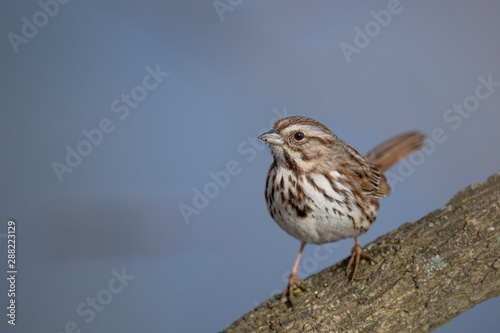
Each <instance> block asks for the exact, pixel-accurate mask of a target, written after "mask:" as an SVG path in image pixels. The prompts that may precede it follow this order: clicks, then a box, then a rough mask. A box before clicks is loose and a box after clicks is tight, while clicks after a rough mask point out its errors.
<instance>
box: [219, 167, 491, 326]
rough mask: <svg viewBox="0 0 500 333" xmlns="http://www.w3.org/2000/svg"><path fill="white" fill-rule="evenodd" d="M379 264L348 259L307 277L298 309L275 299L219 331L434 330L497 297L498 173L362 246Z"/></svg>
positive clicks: (299, 298)
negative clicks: (351, 277)
mask: <svg viewBox="0 0 500 333" xmlns="http://www.w3.org/2000/svg"><path fill="white" fill-rule="evenodd" d="M365 251H366V252H367V253H368V254H370V255H371V256H372V257H373V258H374V259H375V260H376V261H377V262H378V264H372V265H369V264H368V263H367V262H366V261H362V262H361V263H360V267H359V268H360V270H359V272H358V276H357V278H356V280H355V281H353V282H348V281H347V279H346V275H345V268H346V265H347V259H346V260H343V261H341V262H339V263H337V264H335V265H334V266H332V267H329V268H327V269H325V270H323V271H321V272H319V273H317V274H315V275H312V276H310V277H308V278H307V279H304V281H303V282H304V285H305V287H307V288H308V289H309V291H308V292H300V291H298V290H296V293H295V311H292V309H291V307H290V305H289V303H288V302H280V300H279V297H280V296H281V295H276V296H275V297H273V298H271V299H269V300H267V301H265V302H263V303H262V304H261V305H259V306H258V307H257V308H255V309H253V310H252V311H250V312H248V313H247V314H245V315H244V316H243V317H241V318H240V319H238V320H236V321H235V322H234V323H233V324H232V325H231V326H229V327H228V328H227V329H226V330H225V331H224V332H227V333H229V332H274V331H276V332H398V333H399V332H431V331H433V330H434V329H436V328H438V327H439V326H442V325H444V324H445V323H447V322H448V321H450V320H451V319H452V318H454V317H456V316H458V315H459V314H460V313H462V312H464V311H466V310H467V309H469V308H471V307H473V306H475V305H476V304H479V303H481V302H483V301H485V300H487V299H489V298H492V297H494V296H499V295H500V173H499V174H496V175H493V176H491V177H490V178H489V179H488V180H487V181H486V182H484V183H482V184H473V185H470V186H469V187H467V188H465V189H463V190H462V191H460V192H459V193H457V194H456V195H455V196H454V197H453V198H452V199H451V200H450V202H449V203H448V204H447V205H446V206H444V207H443V208H442V209H440V210H437V211H434V212H432V213H430V214H428V215H427V216H425V217H424V218H422V219H420V220H419V221H416V222H414V223H406V224H404V225H402V226H401V227H399V228H398V229H396V230H394V231H391V232H390V233H388V234H387V235H384V236H382V237H380V238H378V239H377V240H375V241H374V242H373V243H370V244H369V245H367V246H366V247H365Z"/></svg>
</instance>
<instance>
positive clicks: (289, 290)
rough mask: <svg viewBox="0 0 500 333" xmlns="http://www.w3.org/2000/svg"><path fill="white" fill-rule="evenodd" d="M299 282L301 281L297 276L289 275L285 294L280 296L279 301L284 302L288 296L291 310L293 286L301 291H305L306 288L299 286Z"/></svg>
mask: <svg viewBox="0 0 500 333" xmlns="http://www.w3.org/2000/svg"><path fill="white" fill-rule="evenodd" d="M301 281H302V279H301V278H300V277H299V276H298V275H297V274H293V273H292V274H290V277H289V278H288V285H287V286H286V289H285V292H284V293H283V295H282V296H281V300H284V299H286V296H287V295H288V299H289V301H290V304H291V305H292V310H293V309H294V305H293V291H294V286H297V288H299V289H301V290H302V291H307V288H306V287H304V286H303V285H301V284H300V282H301Z"/></svg>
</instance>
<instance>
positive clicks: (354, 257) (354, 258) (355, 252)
mask: <svg viewBox="0 0 500 333" xmlns="http://www.w3.org/2000/svg"><path fill="white" fill-rule="evenodd" d="M361 258H363V259H366V260H369V261H373V262H374V263H377V262H376V261H375V259H373V258H372V257H370V256H369V255H368V254H366V253H363V248H362V247H361V244H359V240H358V237H354V247H353V248H352V254H351V259H350V260H349V264H347V269H346V271H345V272H346V274H347V275H349V270H350V269H351V266H352V264H353V263H354V270H353V272H352V277H351V281H353V280H354V278H355V277H356V274H357V273H358V266H359V260H360V259H361Z"/></svg>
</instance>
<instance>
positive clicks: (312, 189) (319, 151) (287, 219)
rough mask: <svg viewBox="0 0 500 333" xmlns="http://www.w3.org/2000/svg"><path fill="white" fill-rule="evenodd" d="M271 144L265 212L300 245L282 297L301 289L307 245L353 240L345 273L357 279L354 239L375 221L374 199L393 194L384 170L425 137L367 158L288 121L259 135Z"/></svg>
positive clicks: (408, 138) (324, 132)
mask: <svg viewBox="0 0 500 333" xmlns="http://www.w3.org/2000/svg"><path fill="white" fill-rule="evenodd" d="M259 139H261V140H263V141H265V142H266V143H269V144H270V146H271V152H272V155H273V157H274V161H273V163H272V164H271V167H270V168H269V172H268V174H267V179H266V190H265V197H266V203H267V209H268V210H269V213H270V214H271V217H272V218H273V219H274V221H276V223H277V224H278V225H279V226H280V227H281V228H282V229H283V230H285V231H286V232H287V233H288V234H290V235H291V236H293V237H295V238H297V239H298V240H300V241H301V244H300V249H299V253H298V255H297V258H296V260H295V264H294V265H293V268H292V273H291V274H290V278H289V281H288V286H287V288H286V290H285V292H284V293H283V297H282V298H285V297H286V295H287V294H288V295H289V299H290V302H291V304H292V307H293V289H294V286H295V285H296V286H297V287H298V288H300V289H302V290H304V291H305V290H306V288H304V287H303V286H302V285H300V281H301V279H300V278H299V277H298V276H297V269H298V265H299V261H300V257H301V255H302V251H303V250H304V246H305V244H306V243H313V244H323V243H329V242H334V241H337V240H340V239H343V238H349V237H354V242H355V243H354V247H353V249H352V255H351V258H350V260H349V264H348V266H347V270H346V273H348V272H349V270H350V268H351V267H352V265H354V269H353V273H352V278H351V279H354V278H355V277H356V273H357V271H358V266H359V261H360V258H364V259H367V260H370V261H372V260H373V259H372V258H371V257H370V256H369V255H367V254H365V253H363V250H362V248H361V245H360V244H359V241H358V238H357V237H358V236H359V235H361V234H363V233H364V232H366V231H367V230H368V228H370V226H371V225H372V223H373V222H374V221H375V217H376V216H377V212H378V208H379V204H378V199H379V198H382V197H385V196H387V195H388V194H389V193H390V191H391V189H390V187H389V184H388V183H387V181H386V178H385V176H384V171H386V170H387V169H389V168H390V167H391V166H392V165H394V164H395V163H397V162H398V161H400V160H401V159H403V158H405V157H407V156H409V155H410V154H412V153H413V152H414V151H416V150H418V149H420V147H422V144H423V141H424V139H425V137H424V135H422V134H421V133H418V132H409V133H405V134H402V135H399V136H396V137H394V138H392V139H390V140H388V141H386V142H384V143H382V144H381V145H379V146H378V147H376V148H375V149H373V150H372V151H370V152H369V153H368V154H367V155H366V156H364V157H363V156H362V155H360V154H359V153H358V152H357V151H356V150H355V149H354V148H352V147H351V146H350V145H349V144H348V143H346V142H344V141H342V140H341V139H339V138H338V137H337V136H336V135H335V134H333V133H332V132H331V131H330V130H329V129H328V128H327V127H326V126H325V125H323V124H321V123H320V122H318V121H316V120H313V119H311V118H306V117H299V116H291V117H286V118H283V119H281V120H279V121H277V122H276V123H275V124H274V125H273V127H272V129H271V130H270V131H269V132H266V133H264V134H262V135H261V136H259Z"/></svg>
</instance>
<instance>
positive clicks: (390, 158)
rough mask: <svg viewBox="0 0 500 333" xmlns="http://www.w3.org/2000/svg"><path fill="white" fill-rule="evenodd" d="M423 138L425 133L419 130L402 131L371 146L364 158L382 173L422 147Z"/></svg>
mask: <svg viewBox="0 0 500 333" xmlns="http://www.w3.org/2000/svg"><path fill="white" fill-rule="evenodd" d="M424 140H425V135H423V134H422V133H420V132H408V133H403V134H400V135H398V136H395V137H393V138H392V139H389V140H387V141H385V142H383V143H381V144H380V145H378V146H377V147H375V148H373V149H372V150H371V151H370V152H368V154H366V156H365V158H366V159H367V160H368V161H369V162H370V163H372V164H373V165H375V166H376V167H377V168H378V169H379V170H380V171H381V172H382V173H383V172H384V171H386V170H387V169H389V168H390V167H392V166H393V165H394V164H396V163H398V162H399V161H401V160H402V159H405V158H406V157H408V156H410V155H411V154H413V153H414V152H415V151H417V150H419V149H420V148H422V146H423V144H424Z"/></svg>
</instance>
